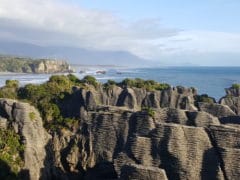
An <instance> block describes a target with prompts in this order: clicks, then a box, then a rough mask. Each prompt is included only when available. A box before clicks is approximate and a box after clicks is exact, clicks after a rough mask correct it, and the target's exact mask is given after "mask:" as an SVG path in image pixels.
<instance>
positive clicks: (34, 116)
mask: <svg viewBox="0 0 240 180" xmlns="http://www.w3.org/2000/svg"><path fill="white" fill-rule="evenodd" d="M29 118H30V119H31V120H32V121H33V120H34V119H35V118H36V114H35V113H34V112H30V113H29Z"/></svg>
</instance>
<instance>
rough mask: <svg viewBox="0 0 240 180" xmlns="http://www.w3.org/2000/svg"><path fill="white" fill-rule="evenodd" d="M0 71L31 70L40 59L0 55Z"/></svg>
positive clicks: (20, 71) (27, 71) (28, 71)
mask: <svg viewBox="0 0 240 180" xmlns="http://www.w3.org/2000/svg"><path fill="white" fill-rule="evenodd" d="M0 61H1V64H0V71H1V72H18V73H22V72H26V73H30V72H32V67H33V66H34V65H36V64H38V63H40V61H41V60H33V59H31V58H20V57H14V56H0Z"/></svg>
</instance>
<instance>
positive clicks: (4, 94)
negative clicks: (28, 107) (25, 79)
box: [0, 80, 19, 99]
mask: <svg viewBox="0 0 240 180" xmlns="http://www.w3.org/2000/svg"><path fill="white" fill-rule="evenodd" d="M5 84H6V85H5V86H4V87H2V88H0V98H9V99H17V90H18V88H19V82H18V81H16V80H7V81H6V83H5Z"/></svg>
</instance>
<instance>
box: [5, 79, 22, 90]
mask: <svg viewBox="0 0 240 180" xmlns="http://www.w3.org/2000/svg"><path fill="white" fill-rule="evenodd" d="M5 84H6V87H9V88H18V87H19V81H17V80H6V82H5Z"/></svg>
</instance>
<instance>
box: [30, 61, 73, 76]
mask: <svg viewBox="0 0 240 180" xmlns="http://www.w3.org/2000/svg"><path fill="white" fill-rule="evenodd" d="M31 68H32V72H33V73H37V74H43V73H63V72H73V70H72V69H71V67H70V65H69V64H67V62H66V61H54V60H41V61H39V62H38V63H35V64H32V65H31Z"/></svg>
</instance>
